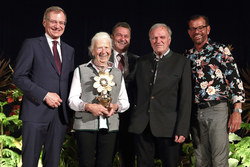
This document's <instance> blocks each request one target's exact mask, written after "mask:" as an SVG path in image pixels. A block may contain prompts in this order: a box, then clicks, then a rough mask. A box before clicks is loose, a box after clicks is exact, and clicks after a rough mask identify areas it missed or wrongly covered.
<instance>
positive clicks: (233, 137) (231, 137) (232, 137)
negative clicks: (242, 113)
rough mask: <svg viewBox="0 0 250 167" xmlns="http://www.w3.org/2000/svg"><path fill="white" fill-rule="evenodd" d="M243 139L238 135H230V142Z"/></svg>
mask: <svg viewBox="0 0 250 167" xmlns="http://www.w3.org/2000/svg"><path fill="white" fill-rule="evenodd" d="M240 140H241V137H240V136H238V135H236V134H235V133H229V142H233V141H240Z"/></svg>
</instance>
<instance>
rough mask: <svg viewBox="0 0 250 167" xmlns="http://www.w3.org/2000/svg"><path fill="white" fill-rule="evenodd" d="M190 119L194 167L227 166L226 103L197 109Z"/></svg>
mask: <svg viewBox="0 0 250 167" xmlns="http://www.w3.org/2000/svg"><path fill="white" fill-rule="evenodd" d="M192 119H193V120H192V123H191V124H192V125H191V132H192V138H193V142H194V148H195V149H194V153H195V158H196V167H228V154H229V141H228V128H227V122H228V106H227V103H226V102H222V103H219V104H217V105H215V106H212V107H208V108H205V109H198V111H197V113H196V114H194V115H193V118H192Z"/></svg>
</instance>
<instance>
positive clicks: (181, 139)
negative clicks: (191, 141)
mask: <svg viewBox="0 0 250 167" xmlns="http://www.w3.org/2000/svg"><path fill="white" fill-rule="evenodd" d="M185 139H186V138H185V137H184V136H178V135H175V139H174V141H175V142H176V143H183V142H184V141H185Z"/></svg>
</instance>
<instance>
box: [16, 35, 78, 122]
mask: <svg viewBox="0 0 250 167" xmlns="http://www.w3.org/2000/svg"><path fill="white" fill-rule="evenodd" d="M61 51H62V52H61V53H62V70H61V75H59V72H58V69H57V67H56V64H55V60H54V57H53V55H52V52H51V50H50V48H49V44H48V42H47V39H46V37H45V36H41V37H37V38H32V39H26V40H25V41H24V43H23V45H22V48H21V50H20V52H19V55H18V59H17V63H16V65H15V70H14V71H15V72H14V83H15V84H16V85H17V87H19V88H20V89H21V90H22V91H23V93H24V96H23V101H22V106H21V112H20V118H21V119H22V120H23V121H33V122H48V121H50V120H51V117H52V116H53V114H52V113H53V110H56V109H53V108H51V107H49V106H48V105H47V104H46V103H45V102H44V101H43V100H44V97H45V95H46V94H47V93H48V92H55V93H57V94H58V95H59V96H60V97H61V99H62V101H63V102H62V105H61V107H59V108H60V112H59V113H60V114H61V115H60V116H61V118H62V119H63V121H65V123H68V122H69V120H68V114H69V113H68V110H67V109H68V107H67V98H68V93H69V87H70V82H71V77H70V75H71V74H72V72H73V70H74V54H75V51H74V49H73V48H72V47H70V46H69V45H67V44H66V43H64V42H62V41H61Z"/></svg>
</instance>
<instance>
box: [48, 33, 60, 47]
mask: <svg viewBox="0 0 250 167" xmlns="http://www.w3.org/2000/svg"><path fill="white" fill-rule="evenodd" d="M45 37H46V38H47V41H48V42H49V43H50V42H51V43H52V42H53V41H55V40H54V39H52V38H51V37H50V36H49V35H48V34H47V33H45ZM56 41H57V42H58V44H59V45H61V39H60V38H58V39H57V40H56Z"/></svg>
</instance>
